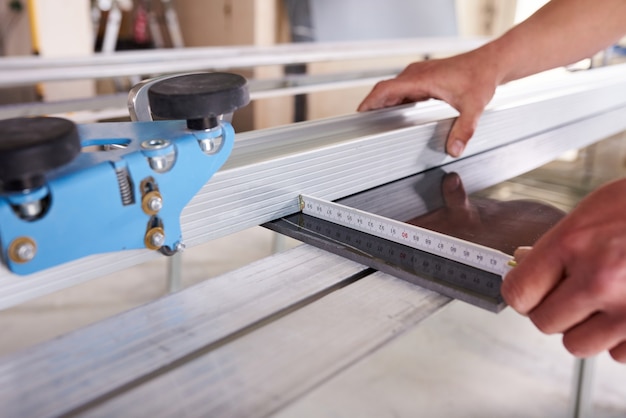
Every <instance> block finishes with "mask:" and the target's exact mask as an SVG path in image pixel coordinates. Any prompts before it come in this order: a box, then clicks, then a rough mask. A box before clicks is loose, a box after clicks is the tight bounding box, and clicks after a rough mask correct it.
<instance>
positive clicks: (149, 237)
mask: <svg viewBox="0 0 626 418" xmlns="http://www.w3.org/2000/svg"><path fill="white" fill-rule="evenodd" d="M144 244H145V245H146V248H148V249H150V250H158V249H159V248H161V247H162V246H163V244H165V231H163V228H160V227H155V228H151V229H149V230H148V232H146V236H145V237H144Z"/></svg>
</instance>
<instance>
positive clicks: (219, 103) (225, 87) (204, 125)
mask: <svg viewBox="0 0 626 418" xmlns="http://www.w3.org/2000/svg"><path fill="white" fill-rule="evenodd" d="M148 100H149V101H150V109H151V111H152V114H153V115H155V116H156V117H158V118H161V119H186V120H187V126H188V127H189V128H190V129H209V128H213V127H215V126H217V118H218V117H219V116H220V115H224V114H227V113H232V112H234V111H235V110H236V109H239V108H240V107H243V106H245V105H247V104H248V102H250V94H249V93H248V86H247V82H246V79H245V78H244V77H242V76H240V75H237V74H231V73H200V74H187V75H181V76H178V77H172V78H168V79H166V80H163V81H159V82H157V83H155V84H154V85H153V86H152V87H150V89H149V90H148Z"/></svg>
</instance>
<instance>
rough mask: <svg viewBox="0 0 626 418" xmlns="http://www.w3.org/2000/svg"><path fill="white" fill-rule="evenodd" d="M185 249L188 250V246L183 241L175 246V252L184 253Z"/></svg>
mask: <svg viewBox="0 0 626 418" xmlns="http://www.w3.org/2000/svg"><path fill="white" fill-rule="evenodd" d="M185 248H187V246H186V245H185V243H184V242H181V241H179V242H177V243H176V245H175V246H174V250H175V251H176V252H177V253H182V252H183V251H185Z"/></svg>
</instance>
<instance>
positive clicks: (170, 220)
mask: <svg viewBox="0 0 626 418" xmlns="http://www.w3.org/2000/svg"><path fill="white" fill-rule="evenodd" d="M78 132H79V134H80V138H81V145H82V152H81V153H80V154H79V155H78V157H76V158H75V159H74V160H73V161H72V162H71V163H69V164H67V165H65V166H63V167H61V168H59V169H56V170H53V171H51V172H49V173H47V174H46V179H45V180H46V181H45V186H43V187H40V188H37V189H35V190H27V191H25V192H20V193H13V194H3V195H0V246H1V250H2V259H3V262H4V264H5V265H6V266H7V267H8V268H9V269H10V270H11V271H13V272H14V273H17V274H30V273H33V272H36V271H39V270H42V269H45V268H48V267H52V266H55V265H59V264H62V263H65V262H68V261H71V260H76V259H79V258H82V257H84V256H87V255H92V254H99V253H105V252H110V251H118V250H126V249H141V248H149V249H153V250H160V251H161V252H163V253H165V254H171V253H174V252H176V251H177V250H178V249H179V248H180V246H181V244H182V233H181V226H180V215H181V212H182V210H183V208H184V207H185V206H186V205H187V203H188V202H189V201H190V200H191V198H192V197H193V196H194V195H195V194H196V193H197V192H198V191H199V190H200V188H201V187H202V186H203V185H204V184H205V183H206V182H207V181H208V180H209V179H210V178H211V176H212V175H213V174H214V173H215V172H216V171H217V170H218V169H219V168H220V167H221V166H222V165H223V164H224V162H225V161H226V159H227V158H228V156H229V154H230V152H231V150H232V148H233V143H234V135H235V134H234V130H233V128H232V126H231V125H230V124H229V123H227V122H221V123H219V125H218V126H216V127H214V128H212V129H208V130H190V129H188V128H187V126H186V124H185V121H184V120H179V121H156V122H119V123H97V124H85V125H78ZM33 205H35V206H36V207H38V208H41V210H40V211H39V213H38V214H37V215H35V216H29V214H28V212H29V208H31V207H33Z"/></svg>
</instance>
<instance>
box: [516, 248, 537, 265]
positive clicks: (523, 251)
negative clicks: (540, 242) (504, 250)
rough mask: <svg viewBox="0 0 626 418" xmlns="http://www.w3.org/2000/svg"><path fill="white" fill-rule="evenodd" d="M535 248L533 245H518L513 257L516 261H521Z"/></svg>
mask: <svg viewBox="0 0 626 418" xmlns="http://www.w3.org/2000/svg"><path fill="white" fill-rule="evenodd" d="M532 249H533V247H517V249H516V250H515V252H514V253H513V257H514V258H515V261H517V262H518V263H521V262H522V260H523V259H525V258H526V256H527V255H528V253H529V252H530V251H531V250H532Z"/></svg>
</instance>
